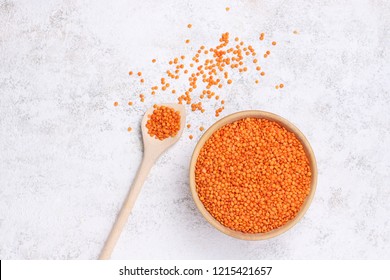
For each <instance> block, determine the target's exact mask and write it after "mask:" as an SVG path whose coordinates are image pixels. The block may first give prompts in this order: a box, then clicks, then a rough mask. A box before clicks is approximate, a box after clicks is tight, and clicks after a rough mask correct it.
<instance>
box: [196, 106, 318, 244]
mask: <svg viewBox="0 0 390 280" xmlns="http://www.w3.org/2000/svg"><path fill="white" fill-rule="evenodd" d="M244 118H260V119H268V120H270V121H274V122H277V123H278V124H280V125H281V126H283V127H284V128H286V129H287V130H288V131H290V132H293V133H294V134H295V136H296V137H297V138H298V140H299V141H300V142H301V144H302V146H303V149H304V151H305V154H306V156H307V158H308V160H309V164H310V169H311V173H312V178H311V184H310V193H309V195H308V196H307V197H306V199H305V201H304V203H303V204H302V206H301V209H300V210H299V212H298V213H297V215H296V216H295V217H294V219H292V220H290V221H288V222H287V223H286V224H284V225H283V226H281V227H279V228H276V229H274V230H271V231H269V232H266V233H243V232H240V231H236V230H232V229H230V228H228V227H225V226H224V225H222V224H221V223H220V222H219V221H218V220H216V219H215V218H214V217H213V216H212V215H211V214H210V213H209V212H208V211H207V210H206V208H205V207H204V205H203V203H202V202H201V201H200V199H199V196H198V193H197V191H196V183H195V165H196V162H197V159H198V156H199V152H200V150H201V148H202V147H203V145H204V143H205V142H206V141H207V140H208V139H209V138H210V136H211V135H212V134H213V133H214V132H215V131H217V130H218V129H219V128H221V127H223V126H225V125H226V124H229V123H232V122H235V121H237V120H240V119H244ZM189 173H190V174H189V175H190V176H189V177H190V184H189V185H190V190H191V194H192V198H193V199H194V202H195V204H196V206H197V208H198V210H199V211H200V212H201V214H202V215H203V217H204V218H205V219H206V220H207V221H208V222H209V223H210V224H211V225H212V226H214V227H215V228H216V229H217V230H219V231H221V232H222V233H224V234H227V235H229V236H231V237H235V238H238V239H242V240H265V239H269V238H273V237H276V236H278V235H280V234H282V233H284V232H286V231H287V230H289V229H291V228H292V227H293V226H294V225H296V224H297V223H298V222H299V221H300V220H301V219H302V217H303V216H304V215H305V213H306V212H307V210H308V209H309V207H310V205H311V202H312V200H313V197H314V194H315V192H316V188H317V178H318V171H317V162H316V158H315V155H314V152H313V149H312V147H311V145H310V143H309V141H308V140H307V139H306V137H305V135H304V134H303V133H302V132H301V131H300V130H299V129H298V128H297V127H296V126H295V125H294V124H292V123H291V122H290V121H288V120H287V119H285V118H283V117H281V116H279V115H276V114H274V113H270V112H267V111H261V110H245V111H238V112H236V113H233V114H230V115H227V116H225V117H223V118H222V119H220V120H218V121H216V122H215V123H214V124H213V125H211V126H210V127H209V128H208V129H207V130H206V131H205V133H204V134H203V135H202V137H201V138H200V139H199V141H198V143H197V144H196V146H195V148H194V151H193V153H192V156H191V162H190V169H189Z"/></svg>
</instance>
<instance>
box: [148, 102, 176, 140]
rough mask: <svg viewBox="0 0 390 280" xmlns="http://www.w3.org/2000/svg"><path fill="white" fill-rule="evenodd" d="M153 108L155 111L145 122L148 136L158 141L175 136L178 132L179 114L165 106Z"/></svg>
mask: <svg viewBox="0 0 390 280" xmlns="http://www.w3.org/2000/svg"><path fill="white" fill-rule="evenodd" d="M153 107H154V108H155V109H154V110H153V113H152V114H151V115H149V119H148V121H147V122H146V128H147V129H148V134H149V135H150V136H152V137H154V138H156V139H159V140H164V139H166V138H168V137H174V136H176V134H177V133H178V131H179V130H180V113H179V112H178V111H176V110H174V109H172V108H171V107H167V106H158V105H154V106H153Z"/></svg>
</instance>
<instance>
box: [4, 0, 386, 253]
mask: <svg viewBox="0 0 390 280" xmlns="http://www.w3.org/2000/svg"><path fill="white" fill-rule="evenodd" d="M226 6H230V7H231V10H230V11H229V12H226V11H225V7H226ZM188 23H192V24H193V28H192V29H187V28H186V25H187V24H188ZM389 27H390V6H389V2H388V1H386V0H383V1H380V0H377V1H374V0H372V1H362V0H359V1H332V0H329V1H212V2H211V1H191V2H186V1H179V0H171V1H151V0H147V1H124V0H122V1H112V2H109V1H27V0H26V1H12V0H7V1H4V0H0V258H1V259H94V258H96V257H97V256H98V254H99V251H100V249H101V247H102V245H103V242H104V240H105V238H106V237H107V235H108V232H109V230H110V228H111V226H112V224H113V222H114V219H115V216H116V214H117V212H118V209H119V208H120V206H121V203H122V201H123V199H124V197H125V195H126V193H127V191H128V189H129V185H130V184H131V181H132V179H133V178H134V175H135V172H136V170H137V167H138V165H139V163H140V160H141V156H142V142H141V138H140V129H139V125H138V124H139V122H140V119H141V117H142V112H143V111H144V110H145V109H146V108H147V107H148V106H150V105H152V104H153V103H154V102H167V101H168V102H169V101H172V100H173V96H172V95H169V94H167V97H165V98H164V97H163V96H161V95H160V96H156V98H154V99H152V98H150V97H147V99H146V102H145V104H140V103H139V102H136V105H135V106H134V107H133V108H129V107H127V106H124V105H123V104H125V102H127V101H129V100H134V101H136V99H135V98H134V96H135V95H137V94H139V93H141V92H142V91H143V90H144V89H145V88H146V86H147V85H150V82H151V81H156V80H157V79H158V78H159V77H160V75H161V73H162V72H163V71H164V69H165V68H164V67H165V66H164V65H165V64H166V63H167V61H168V60H169V59H170V58H172V57H173V56H176V55H180V54H185V55H189V54H190V52H191V48H192V47H193V48H195V47H197V46H199V45H200V44H206V45H209V46H212V45H215V44H216V43H217V40H218V38H219V36H220V34H221V33H222V32H225V31H229V32H230V33H231V35H232V36H236V35H238V36H240V37H241V38H243V39H245V41H247V42H254V43H253V44H254V45H256V44H258V43H259V42H258V41H257V40H258V34H259V32H262V31H264V32H266V34H267V36H268V37H267V40H269V37H272V38H273V39H275V40H276V41H278V45H277V48H276V47H275V51H273V53H272V55H271V57H270V58H269V60H267V62H266V63H264V67H265V68H266V69H267V75H266V79H264V82H262V84H261V85H257V86H256V85H255V84H254V83H253V80H254V77H253V75H254V74H253V75H252V74H249V75H246V76H245V77H242V78H239V76H238V75H237V76H236V80H237V82H235V83H234V84H233V85H232V86H231V87H230V88H229V89H227V90H226V92H224V95H225V96H227V97H226V100H227V105H226V110H225V111H224V112H223V114H222V115H226V114H229V113H232V112H235V111H238V110H244V109H261V110H266V111H271V112H274V113H276V114H279V115H281V116H283V117H285V118H287V119H289V120H290V121H291V122H293V123H294V124H295V125H297V126H298V127H299V128H300V129H301V131H302V132H303V133H304V134H305V135H306V136H307V138H308V139H309V141H310V142H311V144H312V147H313V149H314V152H315V154H316V157H317V161H318V169H319V182H318V189H317V193H316V196H315V199H314V201H313V204H312V206H311V208H310V209H309V211H308V212H307V214H306V216H305V217H304V218H303V220H302V221H301V222H300V223H298V225H296V226H295V227H294V228H293V229H291V230H290V231H288V232H287V233H285V234H283V235H281V236H279V237H277V238H274V239H271V240H268V241H260V242H246V241H240V240H235V239H232V238H230V237H228V236H225V235H223V234H222V233H220V232H218V231H217V230H215V229H214V228H212V227H211V226H210V225H209V224H208V223H207V222H206V221H205V220H204V219H203V217H202V216H201V215H200V214H199V212H198V211H197V209H196V208H195V205H194V203H193V201H192V198H191V195H190V192H189V187H188V166H189V161H190V157H191V153H192V150H193V148H194V146H195V144H196V139H198V137H199V136H200V133H199V131H197V127H199V125H204V126H205V127H208V126H210V125H211V124H212V123H213V122H214V121H215V118H214V117H213V116H212V114H211V113H210V114H204V115H199V114H193V113H191V114H189V116H188V118H189V120H190V122H191V123H192V125H193V128H194V129H193V131H192V133H194V135H195V137H194V139H193V140H192V141H191V140H189V139H188V135H189V131H186V132H185V133H184V137H183V139H181V140H180V141H179V143H177V144H176V145H175V146H174V147H173V148H172V149H171V150H169V152H168V153H166V154H165V155H164V156H162V157H161V158H160V159H159V161H158V163H157V164H156V166H155V167H154V168H153V169H152V172H151V174H150V176H149V179H148V181H147V183H146V184H145V185H144V188H143V190H142V192H141V194H140V197H139V199H138V201H137V204H136V206H135V209H134V212H133V214H132V216H131V218H130V220H129V223H128V225H127V227H126V228H125V230H124V232H123V234H122V236H121V239H120V240H119V242H118V244H117V248H116V250H115V252H114V254H113V258H117V259H118V258H120V259H127V258H129V259H157V258H161V259H174V258H177V259H192V258H193V259H214V258H219V259H230V258H234V259H262V258H267V259H290V258H291V259H350V258H352V259H369V258H373V259H384V258H387V259H388V258H390V183H389V182H390V175H389V174H390V173H389V170H390V161H389V158H390V146H389V143H390V117H389V113H388V112H389V109H390V93H389V86H390V83H389V76H390V69H389V65H390V61H389V60H390V54H389V49H388V46H389V45H390V30H389ZM294 30H297V31H299V34H293V31H294ZM187 38H189V39H191V44H190V45H186V44H184V41H185V39H187ZM267 42H268V43H269V41H267ZM386 47H387V49H386ZM152 58H157V59H158V62H157V63H156V64H154V65H153V64H152V63H151V62H150V61H151V59H152ZM163 64H164V65H163ZM129 70H136V71H137V70H142V71H143V73H144V74H145V79H146V85H145V86H144V87H140V86H139V84H138V83H136V82H134V81H132V80H131V79H129V77H128V75H127V72H128V71H129ZM251 75H252V76H251ZM238 78H239V79H238ZM278 82H284V84H285V88H284V89H283V90H282V91H276V90H275V89H274V88H273V86H274V85H275V84H276V83H278ZM114 101H118V102H120V106H118V107H117V108H114V107H113V105H112V104H113V102H114ZM128 126H132V127H133V128H134V130H133V132H131V133H128V132H127V131H126V128H127V127H128Z"/></svg>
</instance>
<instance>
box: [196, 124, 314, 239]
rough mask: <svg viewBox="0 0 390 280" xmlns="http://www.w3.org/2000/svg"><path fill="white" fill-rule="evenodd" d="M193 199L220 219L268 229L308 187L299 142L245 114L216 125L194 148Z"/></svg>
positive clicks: (283, 219)
mask: <svg viewBox="0 0 390 280" xmlns="http://www.w3.org/2000/svg"><path fill="white" fill-rule="evenodd" d="M195 181H196V188H197V192H198V196H199V199H200V200H201V202H202V203H203V205H204V206H205V208H206V209H207V211H208V212H209V213H210V214H211V215H212V216H213V217H214V218H215V219H216V220H218V221H219V222H220V223H221V224H222V225H224V226H226V227H228V228H230V229H232V230H236V231H241V232H244V233H260V232H268V231H271V230H273V229H276V228H279V227H281V226H283V225H284V224H286V223H287V222H288V221H290V220H291V219H293V218H294V217H295V216H296V215H297V213H298V211H299V209H300V208H301V206H302V204H303V203H304V201H305V199H306V197H307V196H308V194H309V192H310V183H311V171H310V166H309V162H308V159H307V157H306V154H305V152H304V149H303V146H302V144H301V143H300V141H299V140H298V139H297V138H296V136H295V135H294V134H293V133H292V132H289V131H287V130H286V129H285V128H284V127H282V126H280V125H279V124H278V123H276V122H273V121H269V120H266V119H256V118H246V119H242V120H238V121H236V122H234V123H231V124H227V125H225V126H224V127H222V128H220V129H219V130H218V131H216V132H215V133H214V134H213V135H212V136H211V137H210V138H209V139H208V140H207V141H206V142H205V144H204V146H203V147H202V149H201V150H200V153H199V156H198V159H197V163H196V167H195Z"/></svg>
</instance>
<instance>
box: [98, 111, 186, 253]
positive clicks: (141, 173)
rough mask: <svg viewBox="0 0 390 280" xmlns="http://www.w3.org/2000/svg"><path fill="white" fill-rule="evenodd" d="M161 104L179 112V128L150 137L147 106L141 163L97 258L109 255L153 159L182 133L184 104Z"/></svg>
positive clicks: (142, 124) (143, 124)
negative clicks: (171, 134) (169, 134)
mask: <svg viewBox="0 0 390 280" xmlns="http://www.w3.org/2000/svg"><path fill="white" fill-rule="evenodd" d="M162 105H163V106H167V107H171V108H173V109H175V110H176V111H178V112H179V113H180V116H181V118H180V130H179V131H178V133H177V134H176V136H175V137H169V138H166V139H164V140H158V139H156V138H154V137H151V136H150V135H149V134H148V131H147V128H146V122H147V121H148V119H149V115H151V114H152V113H153V110H154V108H153V107H151V108H149V109H148V110H147V111H146V113H145V115H144V117H143V118H142V122H141V130H142V138H143V142H144V156H143V159H142V163H141V165H140V167H139V169H138V172H137V175H136V177H135V179H134V181H133V185H132V187H131V189H130V191H129V193H128V195H127V198H126V200H125V202H124V203H123V206H122V209H121V211H120V212H119V214H118V217H117V219H116V222H115V224H114V226H113V227H112V229H111V232H110V235H109V236H108V238H107V241H106V243H105V245H104V247H103V249H102V252H101V253H100V256H99V259H100V260H106V259H109V258H110V257H111V253H112V251H113V249H114V247H115V244H116V243H117V241H118V239H119V236H120V234H121V232H122V230H123V228H124V226H125V224H126V222H127V219H128V217H129V215H130V213H131V209H132V208H133V206H134V204H135V201H136V199H137V196H138V194H139V192H140V190H141V187H142V185H143V183H144V182H145V180H146V178H147V176H148V173H149V171H150V169H151V168H152V166H153V164H154V163H155V161H156V160H157V159H158V158H159V156H160V155H161V154H162V153H163V152H165V151H166V150H167V149H168V148H169V147H171V146H172V145H173V144H175V143H176V142H177V141H178V140H179V138H180V136H181V134H182V133H183V129H184V125H185V121H186V112H185V107H184V105H180V104H162Z"/></svg>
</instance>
